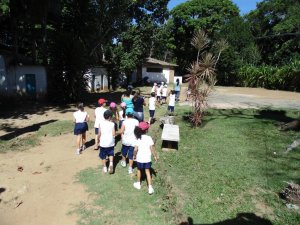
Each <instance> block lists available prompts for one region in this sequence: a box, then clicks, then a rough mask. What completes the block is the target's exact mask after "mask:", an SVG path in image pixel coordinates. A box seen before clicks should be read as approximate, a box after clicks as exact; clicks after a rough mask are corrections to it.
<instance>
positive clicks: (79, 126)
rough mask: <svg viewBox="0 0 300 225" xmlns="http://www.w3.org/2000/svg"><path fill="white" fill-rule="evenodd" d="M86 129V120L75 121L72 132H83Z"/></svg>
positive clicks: (77, 133)
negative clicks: (81, 121)
mask: <svg viewBox="0 0 300 225" xmlns="http://www.w3.org/2000/svg"><path fill="white" fill-rule="evenodd" d="M88 129H89V127H88V125H87V123H86V122H83V123H75V127H74V134H75V135H79V134H84V133H85V132H86V131H87V130H88Z"/></svg>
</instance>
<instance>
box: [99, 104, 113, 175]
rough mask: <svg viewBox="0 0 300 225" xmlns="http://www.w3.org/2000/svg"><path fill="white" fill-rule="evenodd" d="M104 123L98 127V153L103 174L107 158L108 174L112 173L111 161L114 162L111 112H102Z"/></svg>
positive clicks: (105, 169)
mask: <svg viewBox="0 0 300 225" xmlns="http://www.w3.org/2000/svg"><path fill="white" fill-rule="evenodd" d="M103 116H104V119H105V120H104V121H103V122H101V123H100V125H99V130H98V132H99V134H98V135H99V143H100V144H99V145H100V152H99V157H100V159H101V160H102V165H103V172H104V173H107V167H106V157H107V156H108V158H109V168H108V171H109V173H110V174H113V173H114V167H113V160H114V150H115V136H116V131H115V124H114V123H113V122H111V118H112V112H111V111H110V110H106V111H105V112H104V115H103Z"/></svg>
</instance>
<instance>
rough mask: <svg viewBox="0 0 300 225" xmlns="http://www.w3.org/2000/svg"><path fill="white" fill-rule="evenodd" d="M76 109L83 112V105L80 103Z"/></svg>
mask: <svg viewBox="0 0 300 225" xmlns="http://www.w3.org/2000/svg"><path fill="white" fill-rule="evenodd" d="M77 108H78V109H79V110H80V111H83V110H84V107H83V103H82V102H80V103H79V104H78V106H77Z"/></svg>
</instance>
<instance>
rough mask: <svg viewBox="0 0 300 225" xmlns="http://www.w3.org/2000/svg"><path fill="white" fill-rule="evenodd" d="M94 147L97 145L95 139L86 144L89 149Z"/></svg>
mask: <svg viewBox="0 0 300 225" xmlns="http://www.w3.org/2000/svg"><path fill="white" fill-rule="evenodd" d="M94 145H95V139H91V140H89V141H87V142H86V143H85V147H86V148H89V147H91V146H94Z"/></svg>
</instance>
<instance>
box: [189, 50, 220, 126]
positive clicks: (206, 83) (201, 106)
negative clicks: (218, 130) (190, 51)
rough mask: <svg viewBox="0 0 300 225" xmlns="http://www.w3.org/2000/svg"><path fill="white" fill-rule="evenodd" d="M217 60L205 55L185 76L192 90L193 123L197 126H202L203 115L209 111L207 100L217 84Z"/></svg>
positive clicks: (210, 55)
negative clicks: (215, 65) (215, 66)
mask: <svg viewBox="0 0 300 225" xmlns="http://www.w3.org/2000/svg"><path fill="white" fill-rule="evenodd" d="M214 64H215V58H214V57H213V55H212V54H211V53H205V54H204V55H203V57H202V58H201V60H200V61H199V63H196V62H194V63H193V64H192V65H191V67H190V68H189V69H188V72H189V73H188V74H187V75H185V77H186V79H187V81H188V82H189V86H190V88H191V98H192V107H193V112H192V115H191V118H190V119H191V122H192V123H193V124H194V125H195V126H196V127H198V126H200V125H201V124H202V119H203V113H204V111H205V110H206V109H207V107H208V105H207V98H208V96H209V94H210V93H211V91H212V89H213V86H214V85H215V83H216V76H215V68H214Z"/></svg>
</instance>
